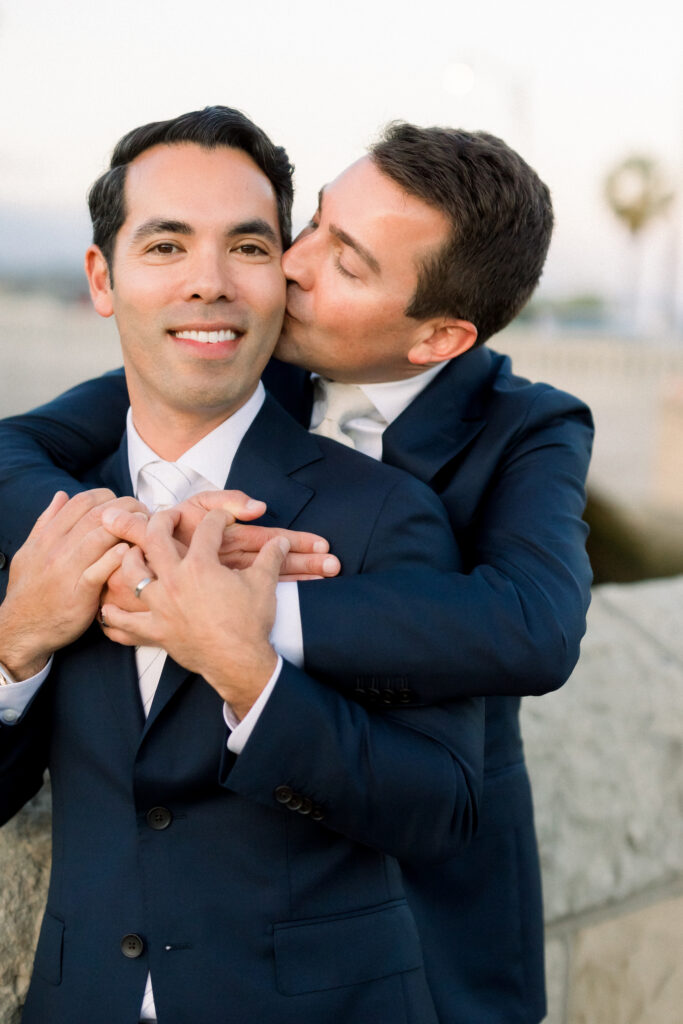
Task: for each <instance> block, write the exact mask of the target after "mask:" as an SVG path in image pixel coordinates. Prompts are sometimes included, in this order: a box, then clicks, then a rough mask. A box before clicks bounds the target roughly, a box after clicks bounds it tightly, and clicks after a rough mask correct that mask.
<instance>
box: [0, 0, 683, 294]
mask: <svg viewBox="0 0 683 1024" xmlns="http://www.w3.org/2000/svg"><path fill="white" fill-rule="evenodd" d="M682 54H683V5H681V4H680V2H679V0H677V2H674V0H648V2H647V3H645V2H635V0H622V2H618V0H593V2H588V0H572V2H559V3H555V4H551V3H548V2H547V0H546V2H543V0H518V2H517V3H514V4H513V3H509V0H508V2H505V3H502V2H500V3H486V2H485V0H482V2H479V3H476V4H470V5H463V4H458V3H444V2H436V0H418V2H415V3H411V4H408V3H403V2H401V0H397V2H394V3H390V2H387V0H376V2H372V0H365V2H362V0H346V2H345V3H343V4H340V3H328V2H325V0H318V2H315V3H314V2H312V0H289V2H288V3H282V2H275V0H253V2H252V3H250V4H248V5H247V4H237V3H234V2H230V0H223V2H218V0H185V2H183V3H175V2H173V0H165V2H162V0H112V2H110V3H109V4H101V3H95V2H93V0H59V2H57V0H33V2H32V0H0V97H1V101H0V102H1V107H0V111H1V116H0V228H1V227H2V225H4V232H3V233H4V234H5V235H6V237H4V238H3V245H2V246H0V267H2V268H7V267H8V266H10V267H11V266H12V264H13V263H14V264H17V265H18V264H23V265H26V264H30V263H32V264H34V265H35V264H37V263H40V262H48V263H49V262H51V261H53V260H54V259H55V258H56V255H57V254H60V253H62V252H64V253H65V254H67V255H68V256H69V257H70V258H71V259H72V260H75V259H76V255H75V254H77V253H78V251H79V249H81V248H83V247H84V246H85V245H86V244H87V242H88V240H89V237H88V226H87V220H86V215H85V203H84V196H85V193H86V191H87V188H88V185H89V184H90V183H91V182H92V180H93V179H94V178H95V177H96V176H97V175H98V174H99V173H100V172H101V170H103V169H104V167H105V165H106V161H107V158H108V155H109V153H110V151H111V148H112V146H113V144H114V143H115V141H116V140H117V139H118V138H119V136H120V135H122V134H123V133H124V132H125V131H127V130H128V129H130V128H132V127H134V126H136V125H139V124H143V123H145V122H147V121H150V120H156V119H160V118H166V117H173V116H175V115H176V114H178V113H181V112H184V111H186V110H191V109H195V108H197V107H201V106H204V105H206V104H208V103H225V104H227V105H229V106H235V107H239V108H240V109H242V110H244V111H245V112H246V113H248V114H249V115H250V116H251V117H252V118H253V119H254V120H255V121H256V122H258V123H259V124H261V125H262V126H263V127H264V128H265V129H266V131H267V132H268V133H269V134H270V135H271V137H272V138H273V139H274V140H275V141H276V142H278V143H281V144H283V145H285V146H286V147H287V149H288V151H289V153H290V157H291V158H292V160H293V162H294V163H295V165H296V168H297V171H296V180H297V194H298V199H297V203H296V207H295V221H296V222H297V223H298V224H299V225H301V224H302V223H303V222H305V220H307V219H308V217H309V216H310V214H311V213H312V211H313V209H314V206H315V195H316V193H317V190H318V188H319V186H320V185H321V184H322V183H324V182H326V181H329V180H331V179H332V178H333V177H334V176H335V175H336V174H337V173H338V172H339V171H340V170H341V169H342V168H343V167H344V166H346V165H347V164H348V163H350V162H351V161H352V160H353V159H355V158H356V157H357V156H359V155H361V154H362V152H363V150H364V147H365V145H366V144H367V143H368V142H369V141H371V140H372V139H373V137H374V136H375V134H376V132H377V130H378V128H379V127H380V126H381V125H382V124H383V123H384V122H385V121H387V120H388V119H391V118H397V117H398V118H405V119H407V120H412V121H416V122H418V123H420V124H446V125H457V126H461V127H465V128H483V129H486V130H488V131H491V132H493V133H494V134H498V135H501V136H502V137H503V138H505V139H506V141H508V142H509V143H510V144H511V145H513V146H515V148H517V149H519V150H520V152H521V153H522V155H523V156H525V157H526V158H527V160H528V161H529V162H530V163H531V164H532V165H533V166H534V167H535V168H536V169H537V171H538V172H539V173H540V174H541V176H542V177H543V178H544V179H545V180H546V181H547V182H548V184H549V185H550V187H551V189H552V192H553V196H554V201H555V207H556V213H557V222H558V223H557V230H556V235H555V240H554V243H553V248H552V251H551V257H550V259H549V263H548V268H547V271H546V275H545V278H544V282H543V290H544V292H545V293H547V294H553V295H566V294H571V293H576V292H578V291H581V290H589V291H591V290H599V291H602V292H604V293H605V294H607V295H608V296H611V297H612V298H613V299H618V298H620V297H621V295H622V293H623V290H624V288H625V281H627V280H628V274H629V269H628V268H629V252H628V239H627V236H626V234H625V232H624V230H623V229H622V228H621V226H620V225H618V224H617V223H616V222H615V221H614V220H613V219H612V216H611V215H610V214H609V212H608V211H607V209H606V207H605V204H604V201H603V199H602V181H603V179H604V177H605V174H606V172H607V171H608V170H609V169H610V168H611V167H612V166H613V165H614V163H615V162H617V161H618V160H619V159H621V158H622V157H624V156H627V155H630V154H631V153H633V152H645V153H648V154H650V155H652V156H654V157H656V158H657V159H659V160H660V161H661V162H662V164H663V165H664V167H665V168H666V169H667V171H668V173H669V174H670V176H671V181H672V185H674V187H676V188H678V189H680V190H682V191H683V59H682ZM461 64H467V65H469V67H470V68H471V69H472V71H473V76H472V80H471V81H470V82H469V85H470V86H471V88H470V90H469V92H467V93H466V94H465V95H462V91H463V88H464V86H466V85H467V84H468V83H467V82H466V81H465V82H464V83H463V81H462V77H463V76H462V72H458V70H457V67H456V69H455V70H454V65H456V66H457V65H461ZM465 77H466V76H465ZM681 199H683V196H682V197H681ZM682 205H683V203H681V202H680V201H679V205H678V213H677V218H676V220H675V221H673V220H671V221H669V223H667V224H664V223H663V224H662V225H661V226H659V227H655V228H654V229H653V230H652V232H651V233H650V239H649V245H648V256H647V279H648V282H649V288H650V290H651V291H652V292H653V294H655V293H657V292H658V290H661V291H662V292H665V291H666V290H667V289H669V291H670V290H671V287H672V282H673V280H674V278H676V279H677V280H678V282H679V285H680V281H681V276H682V275H683V268H682V267H681V262H683V261H681V259H680V257H679V259H678V265H677V266H675V264H676V259H675V238H676V236H677V237H678V238H680V236H681V232H682V231H683V226H682V224H681V206H682ZM674 223H675V224H676V232H674V230H673V224H674ZM679 251H680V245H679ZM679 291H680V288H679Z"/></svg>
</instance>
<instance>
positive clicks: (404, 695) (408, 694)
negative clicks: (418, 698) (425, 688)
mask: <svg viewBox="0 0 683 1024" xmlns="http://www.w3.org/2000/svg"><path fill="white" fill-rule="evenodd" d="M398 699H399V701H400V703H401V704H410V702H411V700H412V699H413V693H412V690H408V689H407V688H406V689H403V690H399V691H398Z"/></svg>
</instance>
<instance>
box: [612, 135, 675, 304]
mask: <svg viewBox="0 0 683 1024" xmlns="http://www.w3.org/2000/svg"><path fill="white" fill-rule="evenodd" d="M604 188H605V198H606V200H607V203H608V205H609V207H610V209H611V210H612V212H613V213H614V214H615V216H616V217H618V218H619V220H620V221H621V222H622V223H623V224H624V225H625V226H626V227H627V228H628V231H629V232H630V234H631V237H632V239H633V241H634V251H633V258H632V270H631V311H632V316H633V319H634V320H635V319H636V313H637V307H638V294H639V276H640V274H639V271H640V268H639V260H638V257H637V252H636V247H637V246H638V243H639V241H640V238H641V236H642V235H643V233H644V232H645V230H646V229H647V228H648V227H649V225H650V224H651V222H652V221H653V220H655V219H656V218H657V217H659V216H662V215H665V214H666V213H667V212H668V211H669V209H670V208H671V205H672V203H673V200H674V196H675V193H674V192H673V190H672V189H671V188H670V187H669V183H668V181H667V177H666V174H665V172H664V170H663V168H662V167H661V165H660V164H659V163H658V161H657V160H655V159H654V157H651V156H647V155H646V154H637V153H636V154H633V155H632V156H629V157H626V158H625V159H624V160H621V161H620V162H619V163H618V164H617V165H616V166H615V167H614V168H613V169H612V170H611V171H610V172H609V174H608V175H607V177H606V179H605V186H604Z"/></svg>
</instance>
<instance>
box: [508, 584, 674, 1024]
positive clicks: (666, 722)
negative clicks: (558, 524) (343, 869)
mask: <svg viewBox="0 0 683 1024" xmlns="http://www.w3.org/2000/svg"><path fill="white" fill-rule="evenodd" d="M682 625H683V578H681V577H679V578H677V579H675V580H671V581H653V582H647V583H638V584H630V585H628V586H604V587H599V588H596V590H595V591H594V596H593V604H592V606H591V610H590V614H589V626H588V632H587V635H586V638H585V640H584V643H583V647H582V654H581V661H580V663H579V665H578V667H577V669H576V671H575V672H574V675H573V676H572V679H571V680H570V681H569V682H568V683H567V685H566V686H565V687H563V689H562V690H559V691H558V692H557V693H555V694H550V695H548V696H546V697H542V698H533V697H532V698H529V699H527V700H526V701H525V702H524V705H525V706H524V712H523V732H524V736H525V743H526V750H527V757H528V761H529V769H530V772H531V776H532V782H533V787H534V795H535V803H536V818H537V827H538V835H539V844H540V848H541V862H542V865H543V874H544V887H545V906H546V922H547V937H548V943H547V964H548V985H549V1014H548V1018H547V1024H674V1022H675V1021H679V1020H683V1011H682V1010H681V1006H683V957H681V951H682V950H683V629H682Z"/></svg>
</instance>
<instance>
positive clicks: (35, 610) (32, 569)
mask: <svg viewBox="0 0 683 1024" xmlns="http://www.w3.org/2000/svg"><path fill="white" fill-rule="evenodd" d="M110 503H111V504H114V503H116V504H119V506H120V507H122V508H127V509H130V508H131V507H134V506H135V505H137V502H135V501H134V499H131V498H127V499H126V498H124V499H115V498H114V495H113V493H112V492H111V491H109V490H106V489H105V488H100V489H97V490H91V491H84V492H83V493H82V494H77V495H76V496H75V497H74V498H71V499H69V498H68V496H67V495H66V494H65V493H64V492H63V491H59V492H58V493H57V494H56V495H55V496H54V498H53V499H52V501H51V502H50V505H49V506H48V507H47V509H46V510H45V511H44V512H43V514H42V515H41V516H40V517H39V519H38V520H37V522H36V524H35V526H34V527H33V529H32V530H31V533H30V534H29V536H28V538H27V540H26V542H25V543H24V545H23V546H22V547H21V548H20V549H19V550H18V551H17V553H16V555H15V556H14V558H13V559H12V564H11V567H10V573H9V583H8V588H7V596H6V598H5V601H4V603H3V605H2V607H1V608H0V657H1V658H2V660H3V662H4V664H6V665H7V668H8V669H9V670H10V672H11V673H12V674H13V675H14V676H15V678H16V679H19V680H20V679H28V678H29V677H30V676H32V675H35V674H36V673H37V672H39V671H40V670H41V669H42V668H43V667H44V666H45V664H46V663H47V660H48V658H49V657H50V655H51V654H52V653H53V652H54V651H56V650H58V649H59V648H60V647H64V646H65V645H66V644H68V643H71V641H73V640H75V639H76V638H77V637H79V636H80V635H81V633H83V632H84V631H85V629H87V627H88V626H89V625H90V623H91V622H92V620H93V619H94V617H95V613H96V612H97V606H98V599H99V595H100V590H101V589H102V585H103V584H104V581H105V580H106V579H107V577H108V576H109V575H110V574H111V573H112V572H114V570H115V569H116V568H117V567H118V566H119V565H120V564H121V561H122V559H123V556H124V554H125V553H126V551H127V550H128V545H127V544H121V543H119V542H118V541H117V539H116V538H115V537H112V535H111V534H110V533H109V532H108V531H107V530H105V529H104V527H103V526H102V524H101V513H102V509H103V507H104V506H105V505H107V504H110ZM131 503H132V505H131Z"/></svg>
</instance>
